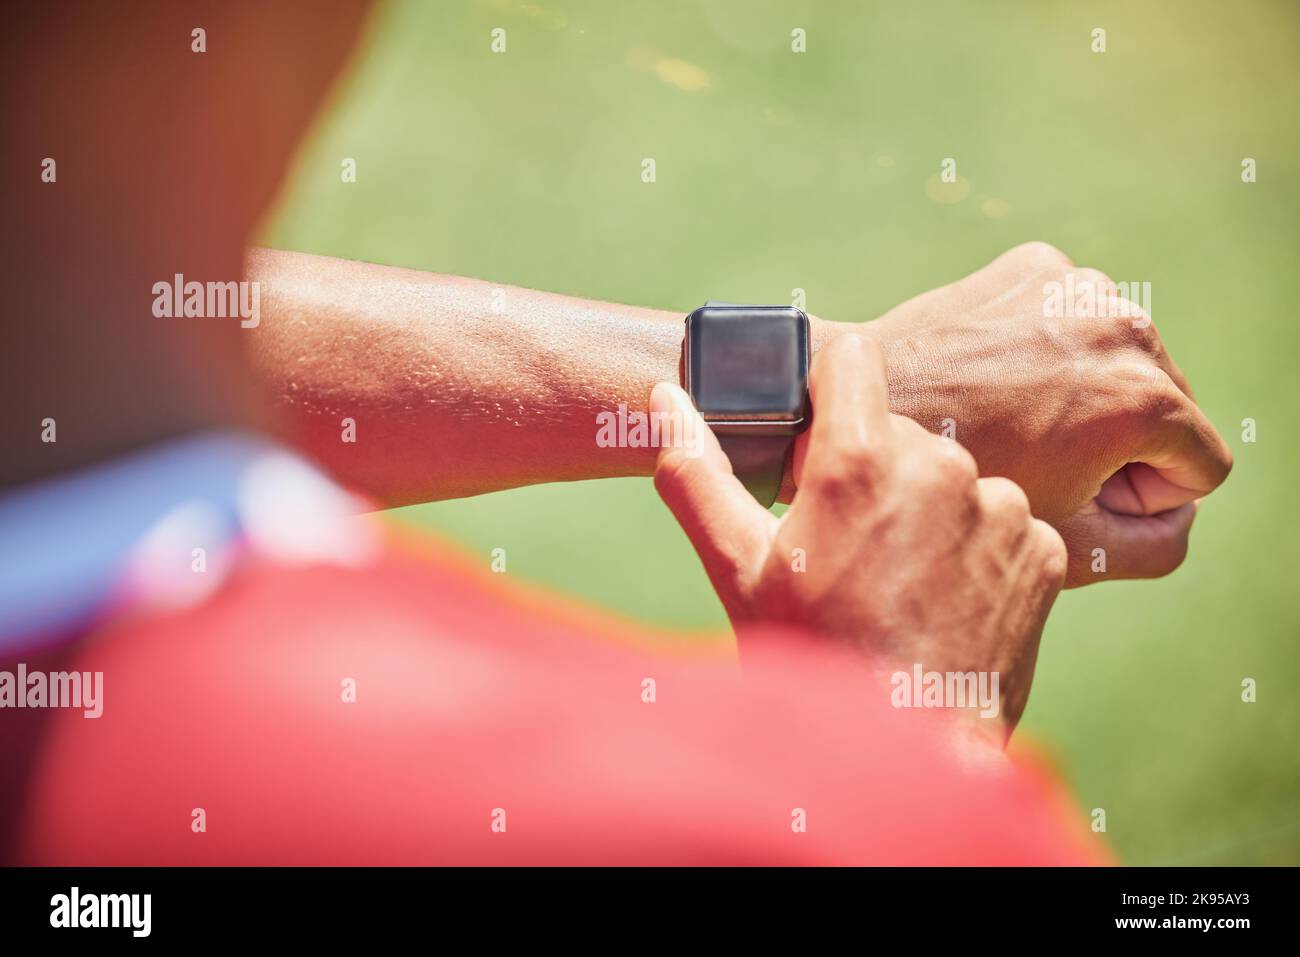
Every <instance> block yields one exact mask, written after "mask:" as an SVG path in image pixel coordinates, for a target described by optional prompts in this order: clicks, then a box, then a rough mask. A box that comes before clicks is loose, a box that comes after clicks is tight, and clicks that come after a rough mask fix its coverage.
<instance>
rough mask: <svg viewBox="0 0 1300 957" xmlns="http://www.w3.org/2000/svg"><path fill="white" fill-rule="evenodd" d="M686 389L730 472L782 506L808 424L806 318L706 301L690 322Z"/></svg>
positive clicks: (783, 309) (789, 310)
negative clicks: (784, 485) (793, 454)
mask: <svg viewBox="0 0 1300 957" xmlns="http://www.w3.org/2000/svg"><path fill="white" fill-rule="evenodd" d="M682 350H683V356H682V358H683V362H682V366H683V374H684V377H685V379H686V391H687V392H688V393H689V394H690V397H691V400H692V401H693V402H694V403H695V407H696V408H697V409H699V411H700V415H702V416H703V417H704V421H705V422H707V423H708V425H709V428H710V429H712V430H713V433H714V435H716V436H717V437H718V442H719V444H720V445H721V446H722V451H723V452H725V453H726V454H727V458H729V459H730V460H731V470H732V471H733V472H734V473H735V474H736V477H737V478H739V479H740V481H741V482H742V483H744V486H745V488H747V489H749V492H750V494H751V495H753V496H754V498H756V499H758V501H759V503H760V504H762V505H763V506H764V507H767V506H770V505H771V504H772V503H773V502H775V501H776V496H777V493H778V492H779V491H780V490H781V478H782V477H783V476H784V475H785V466H786V461H787V459H788V458H789V457H790V450H791V449H792V448H793V447H794V439H795V436H796V435H798V434H799V433H800V432H802V431H803V430H804V429H806V428H807V427H808V422H809V412H810V409H811V405H810V403H809V401H808V363H809V355H810V353H811V349H810V347H809V325H808V316H807V315H806V314H805V313H804V312H803V311H802V310H800V309H795V308H794V307H792V306H740V305H736V304H735V303H726V302H712V301H710V302H706V303H705V304H704V305H703V306H701V307H700V308H698V309H696V310H695V311H694V312H692V313H691V314H690V315H689V316H687V317H686V338H685V342H684V344H683V346H682Z"/></svg>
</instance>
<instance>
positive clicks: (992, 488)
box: [980, 476, 1029, 519]
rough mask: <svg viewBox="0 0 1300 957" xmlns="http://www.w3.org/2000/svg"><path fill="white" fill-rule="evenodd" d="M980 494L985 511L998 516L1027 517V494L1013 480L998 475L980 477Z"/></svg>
mask: <svg viewBox="0 0 1300 957" xmlns="http://www.w3.org/2000/svg"><path fill="white" fill-rule="evenodd" d="M980 496H981V498H982V499H983V502H984V508H985V511H987V512H989V513H990V514H992V515H994V516H998V517H1012V518H1018V519H1027V518H1028V517H1029V496H1027V495H1026V494H1025V490H1024V489H1022V488H1021V487H1020V486H1019V485H1017V484H1016V483H1015V482H1013V481H1011V479H1008V478H1002V477H1000V476H997V477H993V478H986V479H980Z"/></svg>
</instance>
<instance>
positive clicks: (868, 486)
mask: <svg viewBox="0 0 1300 957" xmlns="http://www.w3.org/2000/svg"><path fill="white" fill-rule="evenodd" d="M811 388H812V400H813V422H812V427H811V428H810V429H809V431H808V432H805V433H804V434H803V435H801V436H800V437H799V440H798V442H797V443H796V446H795V453H794V459H795V473H796V481H797V482H798V486H799V494H798V496H797V497H796V498H795V500H794V503H793V504H792V505H791V506H790V508H789V509H788V510H787V511H786V513H785V514H784V515H783V516H781V517H780V518H777V517H776V516H775V515H773V514H772V513H771V512H769V511H768V510H767V509H765V508H763V507H762V506H760V505H759V504H758V503H757V502H755V501H754V499H753V498H752V497H751V496H750V495H749V493H748V492H746V491H745V488H744V486H742V485H741V483H740V481H739V479H737V478H736V477H735V476H734V475H733V474H732V472H731V465H730V463H729V462H728V461H727V458H726V456H725V455H724V454H723V453H722V451H721V449H720V448H719V446H718V442H717V439H716V438H715V437H714V436H713V434H712V432H710V431H709V430H708V428H707V427H706V426H705V425H704V424H703V420H702V419H700V418H699V413H698V412H696V410H695V408H694V406H693V405H692V404H691V402H690V399H689V398H687V396H686V394H685V393H684V392H682V391H681V390H680V389H678V388H677V387H676V386H671V385H668V384H666V383H661V384H660V385H658V386H656V387H655V390H654V393H653V394H652V396H651V400H650V408H651V411H652V412H655V413H660V414H663V413H669V412H671V413H675V414H676V415H677V416H680V418H678V419H677V420H676V421H678V422H681V423H683V427H682V428H683V429H684V434H685V435H686V436H690V435H696V436H699V437H701V438H702V444H701V443H696V444H695V446H694V449H692V448H691V447H689V446H687V447H666V448H664V449H662V450H661V451H660V454H659V459H658V464H657V467H656V470H655V487H656V488H657V489H658V490H659V494H660V495H661V496H662V497H663V499H664V501H665V502H666V503H667V505H668V507H669V508H670V509H671V510H672V512H673V514H674V515H675V516H676V518H677V520H678V522H680V523H681V525H682V528H683V529H685V531H686V534H687V536H689V538H690V540H691V543H692V544H693V545H694V546H695V550H696V551H697V552H698V553H699V556H700V559H701V561H702V562H703V563H704V567H705V570H706V571H707V572H708V574H709V579H710V581H711V582H712V583H713V587H714V589H715V590H716V591H717V593H718V596H719V597H720V598H721V599H722V603H723V606H724V607H725V608H726V610H727V614H728V615H729V616H730V617H731V620H732V622H733V624H734V625H735V627H736V629H737V632H738V633H739V635H740V636H741V638H742V640H743V638H744V630H745V628H746V626H747V625H750V624H752V623H756V622H779V623H785V624H792V625H796V626H801V627H803V628H806V629H808V630H810V631H813V632H816V633H819V634H821V635H825V636H828V637H831V638H835V639H840V640H843V641H846V642H849V643H851V644H853V645H854V646H856V647H859V648H861V649H863V650H864V651H866V652H868V653H870V654H871V655H872V656H873V657H877V658H884V659H890V660H892V661H894V662H896V663H898V664H900V665H904V666H906V667H908V668H910V667H911V666H912V665H913V664H915V663H919V664H921V665H922V667H923V668H924V670H926V671H940V672H947V671H957V672H966V671H974V672H997V673H998V674H999V679H998V680H999V688H998V690H999V694H1000V699H1001V700H1000V708H999V714H998V717H997V718H996V719H994V720H995V722H997V728H998V733H999V736H1000V737H1001V739H1002V740H1003V741H1005V737H1006V736H1007V735H1009V734H1010V732H1011V729H1012V728H1013V727H1014V726H1015V723H1016V721H1017V720H1019V717H1020V715H1021V713H1022V712H1023V711H1024V707H1025V701H1026V699H1027V698H1028V695H1029V685H1030V681H1031V679H1032V677H1033V670H1034V660H1035V657H1036V656H1037V653H1038V641H1039V637H1040V636H1041V634H1042V630H1043V622H1044V621H1045V619H1046V617H1047V612H1048V610H1049V609H1050V608H1051V605H1052V602H1053V601H1054V600H1055V598H1056V595H1057V593H1058V592H1059V590H1060V588H1061V582H1062V580H1063V578H1064V576H1065V564H1066V554H1065V546H1064V545H1063V544H1062V542H1061V538H1060V536H1059V535H1057V533H1056V532H1055V531H1053V530H1052V528H1051V527H1050V526H1048V525H1046V524H1044V523H1043V522H1040V521H1038V520H1036V519H1034V518H1032V517H1031V516H1030V513H1029V502H1028V500H1027V499H1026V497H1025V494H1024V492H1022V491H1021V490H1020V489H1019V488H1018V487H1017V486H1016V485H1015V484H1014V483H1012V482H1010V481H1008V480H1006V479H1003V478H991V479H977V475H976V466H975V461H974V459H973V458H972V457H971V455H970V453H969V452H967V451H966V450H965V449H963V448H962V447H961V446H960V445H958V444H957V443H956V442H953V441H951V440H949V439H943V438H939V437H938V436H935V435H931V434H930V433H928V432H926V431H925V429H923V428H921V427H920V426H919V425H917V424H916V423H915V422H912V421H911V420H909V419H905V418H903V417H902V416H898V415H891V414H890V413H889V411H888V408H887V405H888V396H887V393H886V385H885V365H884V360H883V356H882V353H881V350H880V347H879V345H877V344H876V343H875V342H873V341H870V340H868V339H864V338H862V337H859V336H856V335H851V334H849V335H843V336H840V337H838V338H837V339H835V340H834V341H833V342H832V343H830V344H828V345H827V346H826V347H825V348H823V349H821V350H820V351H819V353H818V354H817V356H816V357H815V359H814V361H813V367H812V374H811ZM670 421H671V420H670ZM667 432H668V435H669V441H672V435H674V434H676V435H679V436H680V435H682V434H683V432H681V431H679V432H676V433H674V432H673V431H672V430H667ZM679 445H686V443H684V442H679ZM693 452H694V453H696V454H692V453H693ZM801 556H802V557H801ZM801 565H802V568H803V569H804V570H802V571H799V570H796V568H799V567H801Z"/></svg>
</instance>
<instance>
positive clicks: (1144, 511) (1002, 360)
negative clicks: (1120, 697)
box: [817, 243, 1232, 587]
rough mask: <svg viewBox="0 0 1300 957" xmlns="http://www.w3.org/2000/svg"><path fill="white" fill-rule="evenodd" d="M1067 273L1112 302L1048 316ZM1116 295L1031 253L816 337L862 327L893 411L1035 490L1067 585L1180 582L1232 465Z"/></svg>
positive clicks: (1147, 333) (1048, 251)
mask: <svg viewBox="0 0 1300 957" xmlns="http://www.w3.org/2000/svg"><path fill="white" fill-rule="evenodd" d="M1070 273H1073V277H1072V281H1073V283H1074V285H1075V288H1076V289H1078V288H1080V287H1081V285H1082V284H1084V283H1092V284H1094V288H1095V289H1098V290H1101V291H1102V295H1101V296H1100V298H1099V300H1098V301H1099V306H1098V308H1097V316H1098V317H1095V318H1078V317H1063V318H1059V319H1054V318H1044V302H1045V288H1044V287H1045V285H1046V284H1047V283H1050V282H1057V283H1061V284H1062V285H1064V284H1065V283H1066V281H1067V274H1070ZM1114 288H1115V287H1114V284H1113V283H1111V281H1110V280H1109V279H1108V278H1107V277H1106V276H1105V275H1103V274H1102V273H1100V272H1098V271H1097V270H1095V269H1075V268H1074V267H1073V266H1072V264H1071V263H1070V260H1069V259H1068V258H1066V256H1065V255H1064V254H1063V253H1061V252H1060V251H1059V250H1056V249H1054V248H1052V247H1051V246H1048V245H1046V244H1045V243H1029V244H1027V245H1024V246H1018V247H1016V248H1015V249H1013V250H1011V251H1010V252H1008V253H1006V254H1004V255H1003V256H1001V257H999V258H998V259H996V260H995V261H994V262H992V263H991V264H990V265H988V266H986V267H985V268H983V269H981V270H980V271H979V272H976V273H974V274H973V275H970V276H968V277H966V278H965V279H962V280H960V281H958V282H956V283H953V284H952V285H949V286H944V287H943V288H941V289H936V290H934V291H932V292H928V293H925V294H924V295H921V296H918V297H916V298H915V299H912V300H909V301H908V302H905V303H903V304H902V305H900V306H898V307H897V308H895V309H892V310H890V311H889V312H888V313H886V314H885V315H884V316H883V317H881V318H880V319H878V320H876V321H875V322H872V323H870V324H869V325H868V326H866V327H863V326H854V325H852V324H839V323H831V324H829V325H826V324H821V325H819V327H818V333H817V334H818V336H819V337H820V338H821V339H822V341H825V340H826V338H827V337H828V336H831V335H833V334H834V333H835V332H836V331H838V330H839V329H854V328H856V329H858V330H865V331H868V332H869V333H870V334H871V335H873V336H875V337H876V338H877V339H878V340H879V342H880V343H881V345H882V347H883V348H884V350H885V355H886V359H887V363H888V366H889V384H890V405H891V408H892V409H893V410H894V411H896V412H899V413H902V414H904V415H907V416H909V417H911V418H913V419H915V420H917V421H918V422H919V423H920V424H921V425H923V426H925V428H927V429H929V430H931V431H934V432H939V431H942V430H943V428H944V427H945V424H949V423H950V425H949V427H951V428H954V429H955V434H954V436H953V437H955V438H956V439H957V441H959V442H960V443H961V444H962V445H964V446H965V447H966V448H968V449H969V450H970V451H971V452H972V453H973V454H974V456H975V459H976V461H977V462H978V463H979V468H980V474H982V475H1002V476H1006V477H1008V478H1010V479H1012V480H1013V481H1015V482H1016V483H1017V484H1019V485H1020V486H1021V488H1023V489H1024V490H1025V492H1026V494H1027V495H1028V496H1029V501H1030V503H1031V504H1032V506H1033V511H1034V514H1035V515H1037V516H1038V517H1039V518H1042V519H1044V520H1045V521H1047V522H1049V523H1051V524H1052V525H1054V526H1055V527H1056V528H1057V530H1058V531H1060V533H1061V535H1062V536H1063V537H1064V539H1065V542H1066V545H1067V546H1068V548H1069V553H1070V568H1069V574H1068V577H1067V582H1066V585H1067V587H1072V586H1076V585H1082V584H1087V583H1089V582H1093V581H1098V580H1100V579H1103V578H1153V577H1157V576H1160V575H1165V574H1168V573H1169V572H1171V571H1173V569H1175V568H1176V567H1178V565H1179V564H1180V563H1181V562H1182V560H1183V557H1184V555H1185V554H1186V551H1187V536H1188V531H1189V529H1190V527H1191V523H1192V518H1193V516H1194V515H1195V512H1196V504H1195V503H1196V500H1198V499H1199V498H1201V497H1202V496H1204V495H1206V494H1207V493H1209V492H1210V491H1212V490H1213V489H1215V488H1217V487H1218V486H1219V484H1220V483H1221V482H1223V480H1224V479H1225V478H1226V477H1227V475H1228V471H1229V470H1230V469H1231V468H1232V454H1231V452H1230V451H1229V450H1228V447H1227V444H1226V443H1225V442H1224V441H1223V439H1222V438H1221V437H1220V436H1219V434H1218V433H1217V432H1216V431H1215V430H1214V427H1213V426H1212V425H1211V424H1210V422H1209V420H1208V419H1206V417H1205V415H1204V414H1203V413H1202V412H1201V411H1200V409H1199V408H1197V406H1196V403H1195V402H1194V401H1193V400H1192V394H1191V389H1190V388H1189V387H1188V384H1187V381H1186V379H1185V378H1184V377H1183V374H1182V372H1181V371H1180V370H1179V369H1178V366H1177V365H1175V364H1174V361H1173V359H1172V358H1171V357H1170V356H1169V354H1168V352H1166V351H1165V348H1164V345H1163V343H1162V342H1161V340H1160V335H1159V333H1158V332H1157V331H1156V328H1155V326H1154V325H1153V324H1152V323H1151V322H1150V317H1149V316H1147V315H1146V314H1145V313H1143V312H1142V311H1141V310H1140V309H1138V308H1137V307H1136V306H1134V305H1132V304H1130V303H1126V302H1125V301H1123V300H1120V299H1119V298H1118V297H1117V296H1115V295H1113V292H1114ZM1121 306H1128V309H1129V311H1128V312H1127V313H1124V312H1123V311H1122V310H1121V308H1120V307H1121ZM946 420H948V422H946ZM1095 549H1103V550H1104V555H1103V554H1101V553H1096V552H1095ZM1103 560H1104V563H1105V571H1104V573H1103V572H1101V570H1100V568H1101V561H1103Z"/></svg>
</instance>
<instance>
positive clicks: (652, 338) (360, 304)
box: [247, 249, 683, 505]
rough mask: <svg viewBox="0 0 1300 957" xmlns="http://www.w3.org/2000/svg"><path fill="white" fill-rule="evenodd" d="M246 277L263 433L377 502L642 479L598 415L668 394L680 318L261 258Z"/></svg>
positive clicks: (649, 464) (431, 277) (645, 468)
mask: <svg viewBox="0 0 1300 957" xmlns="http://www.w3.org/2000/svg"><path fill="white" fill-rule="evenodd" d="M247 273H248V278H249V279H250V280H255V281H257V282H259V283H260V285H261V323H260V325H259V327H258V328H257V329H256V330H255V331H254V333H253V336H254V339H253V342H254V345H253V349H254V356H255V366H256V368H257V370H258V373H259V376H260V378H261V381H262V383H263V385H264V387H265V389H266V390H267V393H268V395H269V397H270V399H271V404H272V409H273V415H274V423H275V427H276V428H277V429H278V430H279V431H280V433H281V435H282V436H283V437H285V438H286V439H288V440H289V441H290V442H292V443H293V444H295V445H297V446H298V447H300V448H302V449H303V450H304V451H306V452H307V453H308V454H310V455H312V456H313V457H315V458H316V459H318V460H319V461H321V462H322V463H324V464H325V465H326V466H327V467H328V468H330V469H331V470H332V471H333V472H334V474H335V475H336V476H338V477H339V478H340V480H341V481H343V482H344V483H346V484H348V485H350V486H352V487H354V488H356V489H358V490H359V491H362V492H365V493H367V494H369V495H370V496H372V497H373V498H375V499H376V500H377V501H379V502H381V503H383V504H386V505H400V504H408V503H412V502H422V501H429V500H433V499H442V498H453V497H457V496H463V495H475V494H479V493H482V492H490V491H494V490H497V489H504V488H512V487H515V486H521V485H531V484H535V483H539V482H556V481H571V480H575V479H587V478H603V477H613V476H621V475H648V474H650V473H651V471H652V470H653V468H654V457H655V455H654V450H653V449H648V448H627V447H618V446H614V447H602V445H600V444H598V443H597V431H598V425H597V415H598V414H599V413H601V412H612V413H615V414H617V412H618V410H619V406H620V405H625V406H626V408H627V410H628V411H629V412H644V411H645V409H646V407H647V403H648V401H649V396H650V390H651V389H652V388H653V386H654V384H655V383H656V382H659V381H663V380H665V379H667V380H671V381H674V382H675V381H679V364H680V355H681V340H682V318H683V317H682V315H681V314H679V313H676V312H662V311H658V310H652V309H641V308H636V307H633V306H623V305H616V304H613V303H605V302H594V301H591V300H584V299H576V298H572V297H569V296H561V295H554V294H551V293H544V292H535V291H533V290H528V289H520V288H514V287H509V286H501V285H499V284H494V283H489V282H481V281H478V280H473V279H462V278H457V277H451V276H440V275H436V274H431V273H423V272H417V271H414V270H408V269H397V268H393V267H388V266H377V265H372V264H368V263H358V262H350V261H347V260H340V259H331V258H327V257H322V256H311V255H306V254H302V253H289V252H279V251H274V250H261V249H259V250H253V251H252V252H250V254H249V257H248V262H247ZM347 419H350V420H352V421H353V422H354V423H355V428H354V430H353V434H354V437H355V441H345V439H346V438H347V437H348V433H347V432H346V428H347V423H346V422H345V420H347Z"/></svg>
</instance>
